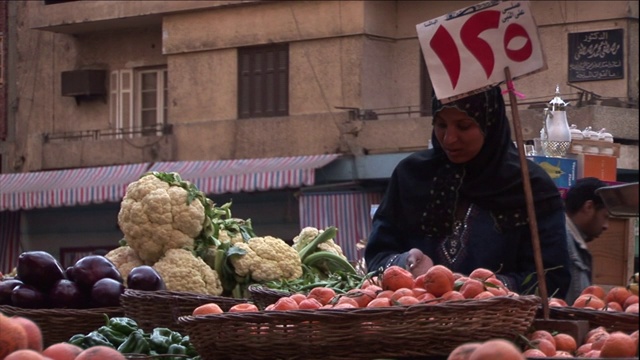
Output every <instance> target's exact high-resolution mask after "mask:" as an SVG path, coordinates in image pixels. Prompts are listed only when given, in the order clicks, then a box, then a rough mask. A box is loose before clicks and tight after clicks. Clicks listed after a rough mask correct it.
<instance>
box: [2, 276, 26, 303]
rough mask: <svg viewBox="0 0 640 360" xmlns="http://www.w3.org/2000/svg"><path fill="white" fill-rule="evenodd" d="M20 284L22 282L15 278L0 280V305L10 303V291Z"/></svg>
mask: <svg viewBox="0 0 640 360" xmlns="http://www.w3.org/2000/svg"><path fill="white" fill-rule="evenodd" d="M22 284H24V283H23V282H22V281H20V280H17V279H5V280H2V281H0V305H11V304H12V302H11V292H12V291H13V289H14V288H15V287H16V286H18V285H22Z"/></svg>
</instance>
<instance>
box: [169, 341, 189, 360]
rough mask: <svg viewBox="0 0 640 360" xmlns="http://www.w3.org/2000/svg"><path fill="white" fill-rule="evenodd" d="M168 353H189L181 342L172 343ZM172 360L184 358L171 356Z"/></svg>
mask: <svg viewBox="0 0 640 360" xmlns="http://www.w3.org/2000/svg"><path fill="white" fill-rule="evenodd" d="M167 354H171V355H186V354H187V348H185V347H184V346H182V345H180V344H171V346H169V350H168V351H167ZM169 359H170V360H181V359H184V358H183V357H182V356H176V357H170V358H169Z"/></svg>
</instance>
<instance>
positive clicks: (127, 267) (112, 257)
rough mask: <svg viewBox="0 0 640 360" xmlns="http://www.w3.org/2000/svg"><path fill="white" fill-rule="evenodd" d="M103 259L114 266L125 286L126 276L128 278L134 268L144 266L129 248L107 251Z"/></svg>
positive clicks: (122, 247) (123, 247)
mask: <svg viewBox="0 0 640 360" xmlns="http://www.w3.org/2000/svg"><path fill="white" fill-rule="evenodd" d="M104 257H106V258H107V259H109V261H111V262H112V263H113V264H114V265H115V266H116V268H117V269H118V272H119V273H120V276H122V279H123V280H124V284H125V285H127V276H129V273H130V272H131V270H132V269H133V268H134V267H136V266H140V265H144V262H143V261H142V259H140V257H139V256H138V254H136V251H135V250H133V248H131V246H120V247H117V248H115V249H113V250H111V251H109V252H108V253H107V254H106V255H105V256H104Z"/></svg>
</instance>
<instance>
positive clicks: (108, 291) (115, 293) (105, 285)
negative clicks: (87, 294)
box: [91, 278, 124, 307]
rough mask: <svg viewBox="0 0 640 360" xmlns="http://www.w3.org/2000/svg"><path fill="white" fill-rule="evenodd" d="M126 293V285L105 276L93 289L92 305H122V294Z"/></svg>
mask: <svg viewBox="0 0 640 360" xmlns="http://www.w3.org/2000/svg"><path fill="white" fill-rule="evenodd" d="M122 293H124V285H123V284H122V283H121V282H119V281H117V280H114V279H111V278H103V279H100V280H98V281H96V283H95V284H94V285H93V288H92V289H91V307H113V306H120V295H122Z"/></svg>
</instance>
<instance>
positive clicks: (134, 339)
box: [118, 330, 150, 355]
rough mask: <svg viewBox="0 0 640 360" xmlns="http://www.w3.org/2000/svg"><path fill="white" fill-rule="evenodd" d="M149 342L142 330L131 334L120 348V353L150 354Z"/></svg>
mask: <svg viewBox="0 0 640 360" xmlns="http://www.w3.org/2000/svg"><path fill="white" fill-rule="evenodd" d="M149 350H150V349H149V342H147V339H145V338H144V336H143V335H142V331H141V330H136V331H134V332H132V333H131V334H129V336H128V337H127V339H126V340H125V341H124V342H123V343H122V344H120V346H118V351H119V352H120V353H123V354H130V353H131V354H147V355H148V354H149Z"/></svg>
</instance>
